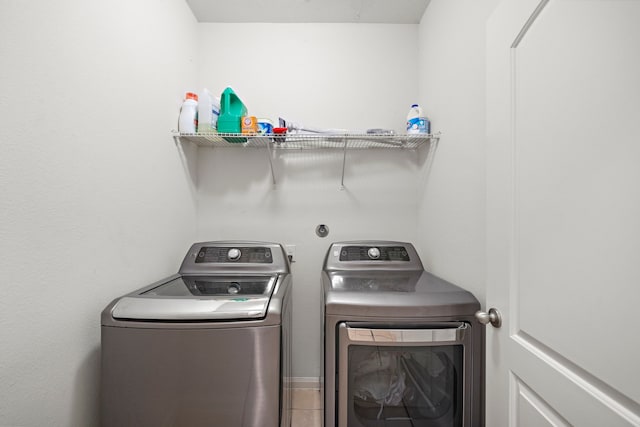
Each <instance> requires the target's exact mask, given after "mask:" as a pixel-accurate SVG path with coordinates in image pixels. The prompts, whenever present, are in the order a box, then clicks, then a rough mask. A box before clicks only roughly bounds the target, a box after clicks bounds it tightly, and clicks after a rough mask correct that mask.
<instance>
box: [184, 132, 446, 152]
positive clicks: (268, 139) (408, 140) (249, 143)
mask: <svg viewBox="0 0 640 427" xmlns="http://www.w3.org/2000/svg"><path fill="white" fill-rule="evenodd" d="M174 135H175V136H176V137H179V138H180V139H183V140H187V141H190V142H192V143H194V144H196V145H198V146H201V147H217V148H218V147H219V148H264V147H269V148H273V149H277V150H323V149H347V150H359V149H371V148H382V149H407V150H415V149H417V148H419V147H420V146H422V145H425V144H427V143H429V142H430V141H431V140H437V139H439V138H440V132H438V133H436V134H418V135H405V134H402V135H379V134H344V135H342V134H341V135H338V134H296V133H290V134H287V135H244V134H235V133H177V132H174Z"/></svg>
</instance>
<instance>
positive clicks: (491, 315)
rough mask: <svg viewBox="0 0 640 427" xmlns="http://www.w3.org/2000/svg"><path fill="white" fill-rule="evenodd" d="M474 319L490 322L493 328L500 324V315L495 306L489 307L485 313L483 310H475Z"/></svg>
mask: <svg viewBox="0 0 640 427" xmlns="http://www.w3.org/2000/svg"><path fill="white" fill-rule="evenodd" d="M475 316H476V319H477V320H478V322H480V323H482V324H483V325H486V324H487V323H491V326H493V327H494V328H499V327H500V326H502V315H501V314H500V312H499V311H498V310H496V309H495V308H490V309H489V312H488V313H486V312H484V311H476V314H475Z"/></svg>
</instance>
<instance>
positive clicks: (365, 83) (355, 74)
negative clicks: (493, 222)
mask: <svg viewBox="0 0 640 427" xmlns="http://www.w3.org/2000/svg"><path fill="white" fill-rule="evenodd" d="M198 27H199V40H200V58H201V59H200V61H201V67H199V72H200V75H199V83H200V86H206V87H208V88H209V89H211V90H212V91H214V92H216V93H219V92H221V91H222V90H223V89H224V88H225V86H227V85H231V86H232V87H233V88H234V89H235V90H236V92H237V93H238V95H239V96H240V97H241V98H242V100H243V101H244V102H245V104H247V106H248V108H249V112H250V113H251V114H254V115H257V116H259V117H269V118H272V119H274V120H277V118H278V116H279V115H282V116H284V117H285V118H289V117H291V118H293V119H294V120H295V121H299V122H302V123H304V124H307V125H312V126H317V127H332V128H336V127H341V128H348V129H366V128H371V127H383V128H391V129H396V130H398V131H399V130H401V129H402V128H403V127H404V123H405V120H406V113H407V111H408V109H409V107H410V105H411V103H412V102H415V99H417V96H418V92H417V80H418V62H417V56H416V53H417V49H418V45H417V25H367V24H305V25H298V24H231V25H223V24H199V25H198ZM231 34H233V37H231ZM228 40H234V43H233V44H231V43H229V42H228ZM341 161H342V152H341V151H318V150H314V151H304V152H283V151H280V152H278V153H277V154H276V156H275V160H274V167H275V173H276V179H277V185H276V187H275V188H273V187H272V185H271V179H270V173H269V163H268V159H267V155H266V153H265V152H264V151H263V150H253V149H207V148H200V149H199V152H198V161H197V170H198V196H199V198H198V203H199V206H198V224H199V225H198V235H199V238H200V239H202V240H207V239H212V240H213V239H232V240H235V239H254V240H267V241H276V242H281V243H284V244H287V243H289V244H295V245H296V246H297V248H296V249H297V254H296V255H297V261H296V262H295V263H294V264H293V273H294V293H293V296H294V315H293V322H294V336H293V342H294V360H293V374H294V376H296V377H317V376H318V375H319V373H320V345H321V335H320V294H321V288H320V286H321V285H320V272H321V269H322V262H323V260H324V255H325V253H326V251H327V249H328V247H329V245H330V243H331V242H333V241H339V240H356V239H399V240H409V241H411V240H413V239H414V233H415V230H416V227H417V217H416V214H417V211H418V204H417V203H418V198H419V193H420V189H419V186H418V184H419V183H418V181H417V180H416V177H417V175H418V171H419V167H420V165H419V160H418V155H417V153H415V152H402V151H393V150H375V151H371V152H349V153H348V156H347V169H346V173H345V186H346V189H345V190H344V191H340V190H338V187H339V184H340V175H341V167H342V163H341ZM320 223H324V224H326V225H328V226H329V229H330V234H329V236H328V237H327V238H324V239H321V238H319V237H317V236H316V235H315V228H316V226H317V225H318V224H320Z"/></svg>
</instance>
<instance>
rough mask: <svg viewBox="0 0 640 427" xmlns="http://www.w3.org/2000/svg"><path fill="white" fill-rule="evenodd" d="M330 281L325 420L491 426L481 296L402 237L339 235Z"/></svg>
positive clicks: (355, 426)
mask: <svg viewBox="0 0 640 427" xmlns="http://www.w3.org/2000/svg"><path fill="white" fill-rule="evenodd" d="M322 283H323V292H322V295H323V306H322V307H323V321H324V326H323V330H324V353H323V356H324V404H325V405H324V425H325V427H334V426H335V427H383V426H384V427H409V426H412V427H479V426H483V425H484V410H483V406H484V403H483V395H482V391H483V387H484V384H483V381H484V373H483V365H484V359H483V355H484V330H485V328H484V327H483V325H481V324H480V323H478V321H477V320H476V319H475V317H474V314H475V312H476V311H478V310H479V309H480V304H479V303H478V301H477V300H476V298H475V297H474V296H473V295H471V294H470V293H469V292H467V291H465V290H463V289H461V288H459V287H458V286H455V285H453V284H451V283H449V282H447V281H445V280H442V279H440V278H438V277H436V276H434V275H433V274H431V273H429V272H427V271H425V270H424V268H423V265H422V262H421V261H420V258H419V257H418V254H417V252H416V250H415V248H414V247H413V245H411V244H410V243H404V242H388V241H358V242H340V243H334V244H333V245H331V247H330V248H329V251H328V253H327V255H326V259H325V265H324V270H323V272H322Z"/></svg>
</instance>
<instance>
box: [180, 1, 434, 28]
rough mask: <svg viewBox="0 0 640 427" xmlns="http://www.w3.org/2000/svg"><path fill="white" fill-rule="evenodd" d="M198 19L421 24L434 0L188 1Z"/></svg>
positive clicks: (202, 20)
mask: <svg viewBox="0 0 640 427" xmlns="http://www.w3.org/2000/svg"><path fill="white" fill-rule="evenodd" d="M186 1H187V4H188V5H189V7H190V8H191V10H192V11H193V14H194V15H195V17H196V19H197V20H198V22H278V23H280V22H298V23H305V22H315V23H318V22H325V23H327V22H341V23H385V24H418V23H420V19H422V14H423V13H424V11H425V9H426V8H427V5H428V4H429V1H430V0H186Z"/></svg>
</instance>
